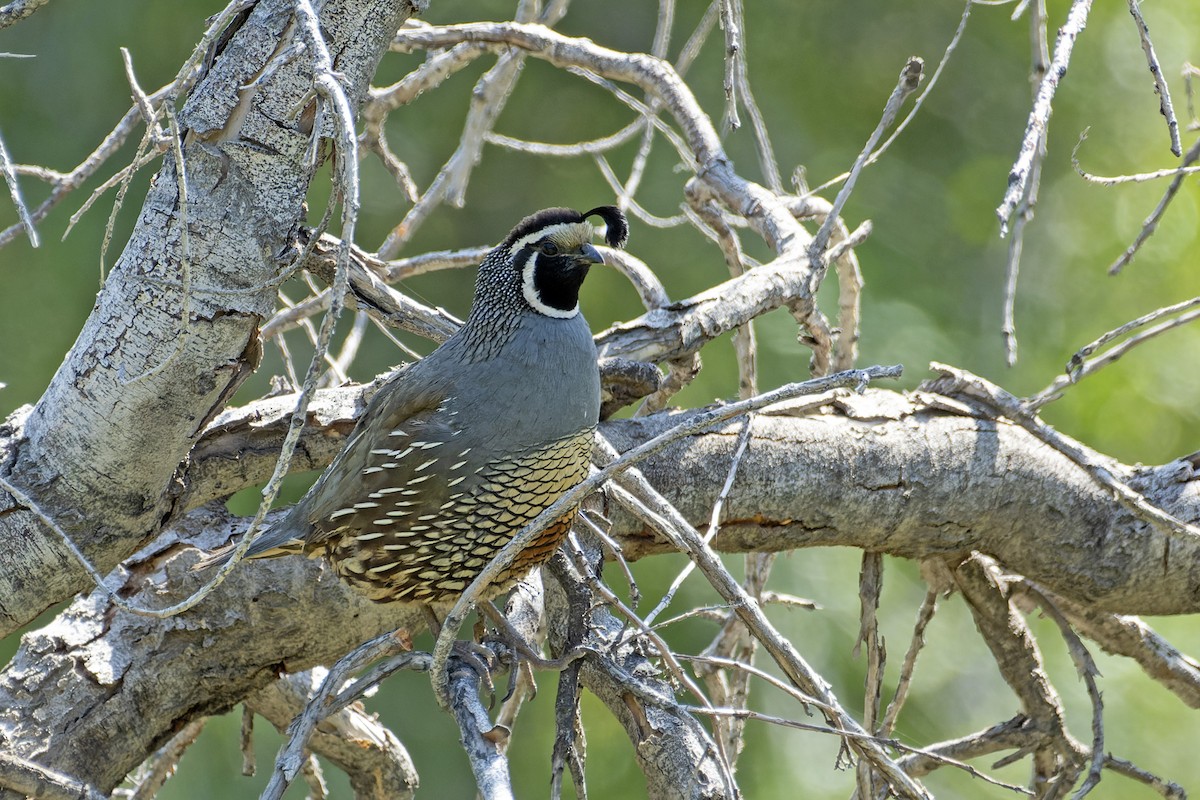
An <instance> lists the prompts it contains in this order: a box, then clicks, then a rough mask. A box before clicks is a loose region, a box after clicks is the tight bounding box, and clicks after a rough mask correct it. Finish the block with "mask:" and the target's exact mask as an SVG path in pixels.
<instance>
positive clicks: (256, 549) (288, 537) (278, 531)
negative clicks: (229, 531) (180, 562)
mask: <svg viewBox="0 0 1200 800" xmlns="http://www.w3.org/2000/svg"><path fill="white" fill-rule="evenodd" d="M239 544H240V542H232V543H230V544H227V545H225V546H224V547H218V548H217V549H216V550H213V551H212V552H211V553H209V554H208V555H206V556H205V557H204V558H202V559H200V560H199V561H197V562H196V563H195V564H194V565H193V566H192V571H193V572H201V571H204V570H208V569H212V568H213V567H219V566H220V565H222V564H224V563H225V562H226V561H228V560H229V559H230V558H231V557H233V551H234V550H236V549H237V547H238V545H239ZM302 552H304V539H303V538H302V537H299V536H297V535H296V533H295V532H294V531H293V530H292V528H291V526H290V525H288V519H287V518H285V519H282V520H280V521H279V523H278V524H277V525H275V526H274V527H272V528H270V529H269V530H266V531H263V532H262V534H260V535H259V536H258V538H257V539H255V540H254V544H252V545H250V549H249V550H247V551H246V555H245V556H244V558H277V557H279V556H287V555H293V554H295V553H302Z"/></svg>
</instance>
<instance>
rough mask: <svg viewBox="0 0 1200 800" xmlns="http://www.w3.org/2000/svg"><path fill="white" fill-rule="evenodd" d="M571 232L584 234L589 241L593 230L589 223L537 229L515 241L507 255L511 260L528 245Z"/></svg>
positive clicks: (555, 225)
mask: <svg viewBox="0 0 1200 800" xmlns="http://www.w3.org/2000/svg"><path fill="white" fill-rule="evenodd" d="M573 230H576V231H578V232H579V233H585V232H586V238H587V239H588V240H590V239H591V238H592V233H593V230H592V224H591V223H590V222H559V223H556V224H554V225H547V226H546V227H545V228H538V229H537V230H536V231H534V232H533V233H527V234H525V235H524V236H522V237H521V238H520V239H517V240H516V241H515V242H513V243H512V245H511V246H510V247H509V248H508V255H509V257H510V258H511V257H512V256H515V255H516V254H517V253H519V252H521V249H522V248H524V247H528V246H529V245H531V244H533V243H534V242H540V241H541V240H542V239H545V238H546V237H547V236H557V235H559V234H568V233H570V232H572V231H573Z"/></svg>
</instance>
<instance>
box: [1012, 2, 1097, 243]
mask: <svg viewBox="0 0 1200 800" xmlns="http://www.w3.org/2000/svg"><path fill="white" fill-rule="evenodd" d="M1091 9H1092V0H1072V2H1071V10H1070V11H1069V12H1068V13H1067V21H1066V22H1064V23H1063V25H1062V27H1061V28H1059V29H1058V38H1057V39H1056V40H1055V42H1054V57H1053V59H1051V61H1050V69H1049V70H1048V71H1047V72H1046V76H1045V77H1044V78H1043V79H1042V85H1041V86H1039V87H1038V91H1037V97H1035V98H1034V101H1033V110H1032V111H1030V113H1029V122H1028V124H1027V125H1026V127H1025V136H1024V138H1023V139H1022V140H1021V151H1020V153H1018V154H1017V160H1016V161H1015V162H1014V163H1013V166H1012V170H1011V171H1010V172H1009V174H1008V189H1007V190H1006V191H1005V193H1004V201H1003V202H1001V203H1000V206H999V207H998V208H997V209H996V216H997V217H998V218H999V219H1000V235H1001V236H1004V235H1007V233H1008V223H1009V220H1010V219H1011V218H1012V215H1013V212H1014V211H1015V210H1016V208H1017V204H1018V203H1020V201H1021V198H1022V197H1023V196H1024V195H1025V194H1026V184H1027V183H1028V182H1029V180H1030V173H1031V171H1032V169H1033V163H1034V159H1035V155H1036V153H1037V149H1038V143H1039V142H1041V141H1042V140H1043V139H1044V138H1045V137H1046V135H1047V130H1048V129H1049V127H1050V112H1051V111H1052V110H1053V109H1052V103H1053V101H1054V92H1055V91H1056V90H1057V89H1058V84H1059V81H1061V80H1062V79H1063V77H1065V76H1066V74H1067V65H1068V64H1070V63H1071V51H1072V50H1073V49H1074V47H1075V39H1076V38H1078V36H1079V34H1081V33H1083V29H1084V27H1085V26H1086V25H1087V19H1088V13H1089V12H1090V11H1091Z"/></svg>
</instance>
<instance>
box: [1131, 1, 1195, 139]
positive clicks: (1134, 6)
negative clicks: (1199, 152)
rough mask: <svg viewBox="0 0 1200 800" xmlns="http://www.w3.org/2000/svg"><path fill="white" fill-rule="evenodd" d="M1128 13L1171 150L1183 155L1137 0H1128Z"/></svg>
mask: <svg viewBox="0 0 1200 800" xmlns="http://www.w3.org/2000/svg"><path fill="white" fill-rule="evenodd" d="M1129 13H1130V14H1131V15H1132V16H1133V21H1134V23H1136V24H1137V29H1138V39H1140V40H1141V42H1142V51H1143V52H1144V53H1145V54H1146V64H1147V65H1148V66H1149V67H1150V74H1151V75H1153V76H1154V92H1155V94H1157V95H1158V104H1159V105H1158V112H1159V113H1160V114H1162V115H1163V117H1164V118H1165V119H1166V121H1167V136H1168V137H1169V138H1170V140H1171V152H1172V153H1173V154H1174V155H1175V157H1176V158H1178V157H1179V156H1181V155H1183V147H1182V145H1181V144H1180V143H1179V120H1177V119H1176V118H1175V106H1174V105H1172V103H1171V89H1170V87H1168V86H1167V79H1166V78H1164V77H1163V74H1162V66H1161V65H1160V64H1159V63H1158V54H1157V53H1155V52H1154V43H1153V42H1151V41H1150V26H1149V25H1147V24H1146V20H1145V18H1144V17H1142V8H1141V4H1140V3H1139V2H1138V0H1129Z"/></svg>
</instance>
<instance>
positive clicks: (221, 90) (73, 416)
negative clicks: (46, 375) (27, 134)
mask: <svg viewBox="0 0 1200 800" xmlns="http://www.w3.org/2000/svg"><path fill="white" fill-rule="evenodd" d="M416 5H417V4H416V3H415V2H414V0H330V2H328V3H325V4H324V5H323V7H322V13H321V24H322V30H323V32H324V34H325V36H326V39H327V41H328V45H329V50H330V52H331V53H332V54H333V55H334V58H335V64H334V67H335V69H337V70H338V71H339V72H340V73H341V74H342V75H343V76H344V79H345V81H346V89H347V92H348V94H349V96H350V97H351V98H352V99H353V100H355V101H361V99H362V98H363V97H364V96H365V94H366V91H367V85H368V80H369V78H370V77H371V76H372V75H374V73H375V68H376V66H377V64H378V62H379V59H380V58H381V57H382V55H383V53H384V52H385V51H386V49H387V47H388V43H389V42H390V41H391V39H392V36H393V34H394V33H395V31H396V29H397V27H398V26H399V25H400V23H401V22H402V21H403V20H404V19H406V18H407V17H408V16H409V15H410V14H411V13H412V12H413V11H414V10H415V6H416ZM293 10H294V4H293V3H291V2H289V1H288V0H262V2H259V3H257V4H255V5H253V6H252V7H251V8H250V10H249V11H248V12H247V13H246V15H245V16H244V17H243V18H240V19H238V20H235V21H234V22H233V23H232V25H231V26H230V29H229V31H228V32H227V36H226V37H225V38H224V40H223V41H222V42H221V43H219V44H218V46H216V47H215V48H214V49H213V52H212V53H211V54H210V55H211V56H212V61H211V65H210V66H209V67H208V69H207V72H206V73H205V74H204V75H203V76H202V77H201V78H200V80H199V81H198V83H197V85H196V88H195V90H194V91H193V93H192V96H191V97H190V98H189V100H188V102H187V104H186V105H185V107H184V109H183V111H182V112H181V113H180V115H179V118H180V125H181V126H182V127H183V128H184V129H185V130H186V134H185V135H184V141H183V143H182V146H183V157H184V162H185V164H186V171H187V203H186V204H181V203H180V192H179V182H180V177H179V176H178V175H177V174H176V167H175V163H174V160H173V159H172V158H171V157H170V156H168V157H167V158H166V159H165V163H164V166H163V168H162V170H161V171H160V173H159V175H158V177H157V179H156V180H155V182H154V184H153V186H152V188H151V190H150V192H149V194H148V196H147V198H146V201H145V205H144V206H143V208H142V212H141V215H140V216H139V218H138V222H137V225H136V227H135V229H134V232H133V234H132V236H131V237H130V239H129V243H128V244H127V245H126V247H125V250H124V252H123V253H122V254H121V256H120V258H119V259H118V261H117V263H116V265H115V266H114V267H113V270H112V272H111V274H110V275H109V276H108V280H107V281H106V282H105V287H104V290H103V291H102V292H101V293H100V296H99V299H98V300H97V304H96V308H95V309H94V310H93V312H92V314H91V316H90V317H89V318H88V321H87V323H86V324H85V325H84V327H83V330H82V331H81V332H80V334H79V338H78V340H77V341H76V343H75V346H74V347H73V348H72V350H71V352H70V353H69V354H68V355H67V357H66V359H65V360H64V361H63V364H62V366H61V367H60V368H59V370H58V373H57V374H56V375H55V376H54V379H53V381H52V382H51V384H50V386H49V388H48V389H47V390H46V392H45V394H44V395H43V396H42V398H41V400H40V401H39V402H38V404H37V406H36V407H34V408H33V409H32V410H31V411H29V412H28V413H26V414H22V415H20V416H19V417H18V418H17V419H18V420H20V421H22V422H23V426H22V427H20V429H19V430H17V429H14V428H3V429H0V437H2V438H0V455H3V456H4V460H3V462H0V467H2V473H0V474H3V475H4V476H5V477H6V479H7V480H9V481H11V482H13V483H14V484H16V485H17V486H18V487H19V488H21V489H22V490H23V491H24V492H25V493H26V494H28V495H29V496H31V497H34V498H36V499H37V502H38V503H39V505H40V507H41V508H42V510H43V511H44V512H46V513H47V514H48V515H49V516H51V517H52V518H54V519H55V520H56V521H57V522H58V523H59V524H60V525H61V526H62V527H63V528H65V529H66V530H67V531H69V532H70V534H71V535H72V537H74V539H75V541H76V543H77V544H78V545H79V547H80V548H81V549H82V550H83V552H84V553H86V554H87V555H88V557H89V558H91V559H92V560H93V561H94V562H95V563H96V564H97V566H98V567H99V568H100V569H101V570H102V571H108V570H110V569H112V568H113V567H114V566H116V564H117V563H118V562H119V561H120V560H121V559H123V558H125V557H127V556H129V555H130V554H131V553H133V552H134V551H135V550H136V549H137V548H138V547H139V546H141V545H142V544H144V543H145V542H147V541H148V540H149V539H150V538H151V537H153V536H154V535H156V534H157V533H158V531H159V529H160V528H161V526H162V523H163V520H164V519H167V518H170V517H171V516H172V515H173V514H174V513H175V511H176V507H175V503H176V499H177V492H178V488H179V486H178V484H177V482H176V481H175V477H176V474H177V472H179V471H180V469H181V467H183V466H184V465H185V464H186V460H187V457H188V453H189V452H190V450H191V449H192V446H193V445H194V444H195V442H196V440H197V438H198V437H199V436H200V434H201V432H203V430H204V428H205V426H206V424H207V423H208V422H209V421H210V420H211V419H212V418H213V417H214V416H215V415H216V414H217V413H219V412H220V411H221V410H222V409H223V408H224V405H225V403H226V402H227V401H228V399H229V397H230V396H231V395H232V394H233V392H234V391H235V390H236V389H237V387H238V386H239V385H240V384H241V383H242V381H243V380H244V379H245V377H246V376H247V375H248V374H249V373H250V372H251V371H252V370H253V369H254V368H255V367H256V366H257V364H258V360H259V355H260V345H259V338H258V326H259V325H260V324H261V323H262V321H263V319H264V317H265V316H266V315H268V314H270V313H271V311H272V310H273V308H274V305H275V293H276V287H277V284H278V282H279V279H280V272H281V269H282V268H283V267H284V266H285V264H284V263H283V262H282V261H281V258H282V257H283V252H282V251H283V246H284V244H285V242H287V241H288V240H289V237H290V235H291V232H292V231H293V230H294V229H295V227H296V226H297V225H298V224H299V223H300V222H301V220H302V218H303V214H304V208H303V203H304V198H305V196H306V195H307V193H308V188H309V183H310V181H311V180H312V177H313V173H314V168H315V165H314V164H311V163H308V161H307V158H306V155H307V153H308V151H309V147H310V143H311V140H312V136H313V131H312V126H313V124H314V113H315V100H313V99H311V98H309V93H310V91H311V88H312V75H311V73H312V67H311V57H310V56H309V55H305V54H302V53H301V54H298V55H294V57H293V56H292V55H289V56H287V57H283V55H284V50H285V48H287V47H288V45H289V44H291V43H292V42H293V36H292V30H293V28H294V22H293ZM297 38H298V37H297ZM185 223H186V233H185V229H184V225H185ZM18 434H19V438H14V436H17V435H18ZM4 439H7V441H4ZM0 552H3V553H5V554H6V555H5V559H6V561H7V566H8V567H9V569H5V570H0V632H2V633H3V634H8V633H10V632H12V630H14V629H15V628H16V627H18V626H20V625H21V624H23V623H25V622H27V621H29V620H30V619H32V618H33V617H35V616H36V615H37V614H39V613H41V612H42V611H44V610H45V609H46V608H48V607H50V606H52V605H54V604H55V603H58V602H61V601H62V600H65V599H66V598H68V597H70V596H71V595H72V594H74V593H75V592H78V591H80V590H82V589H85V588H86V587H87V585H88V582H89V580H90V579H89V578H88V576H87V574H86V573H85V572H84V570H83V568H82V567H81V566H80V565H79V564H78V563H77V562H76V560H75V559H74V558H73V557H72V556H71V554H70V553H69V551H68V550H67V548H66V547H65V546H64V544H63V542H62V541H61V540H60V539H59V538H58V537H57V536H56V535H55V534H54V533H52V532H51V531H49V530H48V529H47V528H46V527H44V526H43V525H42V524H41V523H40V522H39V521H38V519H37V518H36V517H35V516H34V515H33V514H32V513H31V512H30V511H29V510H28V509H25V508H21V507H20V506H19V505H17V504H15V503H14V502H13V500H12V498H10V497H9V496H8V495H7V494H5V493H0Z"/></svg>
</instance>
